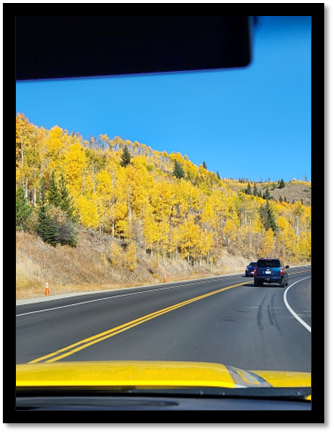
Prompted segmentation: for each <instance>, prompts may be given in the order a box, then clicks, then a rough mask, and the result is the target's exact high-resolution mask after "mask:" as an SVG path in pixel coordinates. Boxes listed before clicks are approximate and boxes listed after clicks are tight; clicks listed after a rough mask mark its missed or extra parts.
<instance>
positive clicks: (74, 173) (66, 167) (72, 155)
mask: <svg viewBox="0 0 334 433" xmlns="http://www.w3.org/2000/svg"><path fill="white" fill-rule="evenodd" d="M62 165H63V172H64V178H65V180H66V182H67V185H68V190H69V192H70V194H71V195H72V197H73V198H74V199H75V200H76V199H77V198H78V197H80V195H81V194H82V193H83V191H82V185H83V182H84V179H85V170H86V168H87V160H86V155H85V152H84V149H83V147H82V146H81V144H80V143H79V142H76V143H74V144H71V145H70V146H69V147H68V149H67V152H66V153H65V154H64V160H63V164H62Z"/></svg>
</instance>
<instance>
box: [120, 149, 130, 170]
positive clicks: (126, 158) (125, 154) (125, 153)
mask: <svg viewBox="0 0 334 433" xmlns="http://www.w3.org/2000/svg"><path fill="white" fill-rule="evenodd" d="M130 161H131V155H130V152H129V151H128V147H127V146H125V147H124V149H123V154H122V156H121V162H120V164H121V166H122V167H126V166H127V165H128V164H130Z"/></svg>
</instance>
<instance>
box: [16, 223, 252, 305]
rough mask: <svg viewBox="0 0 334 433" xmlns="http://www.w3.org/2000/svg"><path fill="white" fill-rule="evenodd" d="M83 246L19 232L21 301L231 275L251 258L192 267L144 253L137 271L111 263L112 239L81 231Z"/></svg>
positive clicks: (233, 257)
mask: <svg viewBox="0 0 334 433" xmlns="http://www.w3.org/2000/svg"><path fill="white" fill-rule="evenodd" d="M78 238H79V241H78V245H77V248H71V247H68V246H63V247H62V246H57V247H56V248H54V247H52V246H50V245H48V244H45V243H44V242H43V241H42V240H41V239H40V238H39V237H37V236H34V235H31V234H29V233H25V232H17V235H16V299H27V298H35V297H39V296H44V295H45V283H46V281H47V282H48V283H49V291H50V295H57V294H70V293H79V292H88V291H96V290H112V289H119V288H124V287H136V286H138V287H140V286H144V285H149V284H159V283H163V281H164V276H165V275H166V278H167V281H168V282H172V281H182V280H188V279H195V278H204V277H210V276H213V275H222V274H227V273H236V272H241V273H243V272H244V269H245V266H246V265H247V264H248V263H249V262H250V261H251V260H252V258H250V257H244V256H242V255H237V254H236V255H233V254H229V253H228V252H227V251H225V252H224V253H223V255H222V257H221V259H220V262H219V263H218V265H217V266H215V267H212V268H211V267H210V266H201V267H200V266H194V267H192V266H189V265H188V264H187V262H186V261H184V260H183V261H181V260H180V261H170V260H165V261H162V260H160V261H159V263H157V262H155V261H154V260H152V259H151V258H150V256H148V255H147V254H145V253H144V252H143V251H138V254H137V257H138V263H137V268H136V269H135V271H133V272H130V271H126V270H125V269H120V268H115V267H113V266H111V263H110V255H109V248H110V244H111V242H112V238H111V237H110V236H107V235H100V234H98V233H96V232H90V231H88V230H84V229H81V230H80V232H79V236H78Z"/></svg>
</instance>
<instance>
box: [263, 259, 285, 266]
mask: <svg viewBox="0 0 334 433" xmlns="http://www.w3.org/2000/svg"><path fill="white" fill-rule="evenodd" d="M280 266H281V264H280V262H279V260H270V259H269V260H258V262H257V267H258V268H264V267H267V268H279V267H280Z"/></svg>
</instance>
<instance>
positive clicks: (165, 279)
mask: <svg viewBox="0 0 334 433" xmlns="http://www.w3.org/2000/svg"><path fill="white" fill-rule="evenodd" d="M164 283H167V278H166V274H165V278H164Z"/></svg>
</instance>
